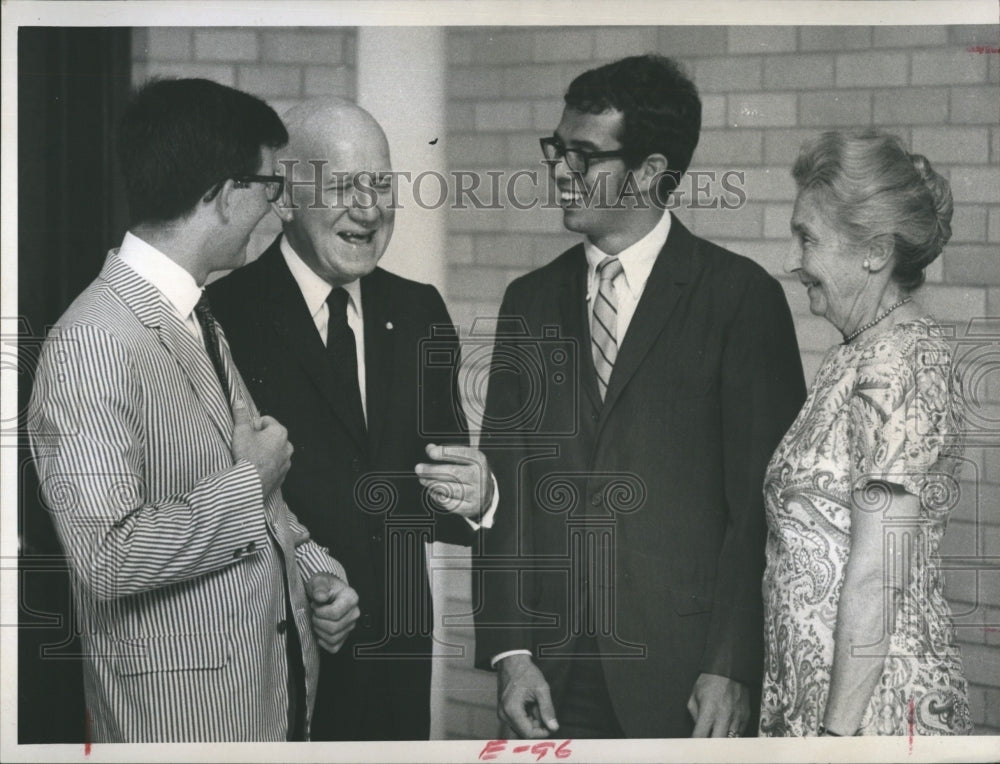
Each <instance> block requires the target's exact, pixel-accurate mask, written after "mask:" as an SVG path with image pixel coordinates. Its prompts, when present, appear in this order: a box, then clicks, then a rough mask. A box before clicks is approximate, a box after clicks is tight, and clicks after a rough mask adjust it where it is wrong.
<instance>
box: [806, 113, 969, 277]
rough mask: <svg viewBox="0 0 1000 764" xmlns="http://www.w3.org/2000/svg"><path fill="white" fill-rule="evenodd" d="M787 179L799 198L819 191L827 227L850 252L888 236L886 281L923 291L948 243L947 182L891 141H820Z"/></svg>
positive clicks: (873, 136)
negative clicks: (927, 272) (927, 274)
mask: <svg viewBox="0 0 1000 764" xmlns="http://www.w3.org/2000/svg"><path fill="white" fill-rule="evenodd" d="M792 177H793V178H795V182H796V184H797V185H798V188H799V192H800V193H801V192H802V191H806V190H816V191H819V193H820V201H821V206H822V209H823V211H824V214H825V215H826V218H827V220H828V221H829V222H830V223H831V224H832V225H833V226H834V227H835V228H836V229H837V230H838V231H840V232H841V234H843V235H844V236H845V237H846V238H847V239H848V240H849V241H851V242H853V243H854V244H857V245H864V244H866V243H868V242H870V241H872V240H873V239H875V238H878V237H880V236H886V235H890V236H892V237H893V243H894V246H893V256H894V261H895V262H894V265H893V271H892V277H893V279H894V280H895V281H896V283H897V284H899V286H900V287H901V288H902V289H904V290H906V291H910V290H913V289H916V288H917V287H919V286H920V285H921V284H923V283H924V279H925V273H924V271H925V269H926V268H927V266H928V265H930V264H931V263H932V262H934V260H935V259H937V257H938V255H940V254H941V251H942V249H944V245H945V244H947V242H948V240H949V239H950V238H951V216H952V210H953V206H954V205H953V203H952V198H951V187H950V186H949V185H948V181H947V180H945V179H944V178H942V177H941V176H940V175H939V174H938V173H936V172H935V171H934V170H933V168H932V167H931V163H930V162H929V161H928V160H927V158H926V157H924V156H921V155H920V154H910V153H909V152H907V150H906V148H905V147H904V146H903V143H902V141H901V140H900V139H899V138H898V137H897V136H895V135H890V134H886V133H879V132H877V131H870V132H866V133H864V134H862V135H857V136H848V135H844V134H843V133H837V132H829V133H823V134H822V135H821V136H820V137H819V138H818V139H816V140H815V141H813V142H811V143H808V144H806V145H805V146H804V147H803V148H802V151H801V152H800V153H799V156H798V159H796V160H795V165H794V167H793V168H792Z"/></svg>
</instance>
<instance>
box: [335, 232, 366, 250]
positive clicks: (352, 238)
mask: <svg viewBox="0 0 1000 764" xmlns="http://www.w3.org/2000/svg"><path fill="white" fill-rule="evenodd" d="M337 236H339V237H340V238H341V239H342V240H343V241H346V242H347V243H348V244H350V245H352V246H355V247H360V246H362V245H365V244H371V243H372V239H373V238H375V232H374V231H368V232H367V233H352V232H351V231H341V232H340V233H338V234H337Z"/></svg>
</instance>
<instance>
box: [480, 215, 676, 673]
mask: <svg viewBox="0 0 1000 764" xmlns="http://www.w3.org/2000/svg"><path fill="white" fill-rule="evenodd" d="M669 235H670V212H669V210H664V212H663V216H662V217H661V218H660V221H659V222H658V223H657V224H656V225H655V226H653V228H652V229H651V230H650V232H649V233H647V234H646V235H645V236H643V237H642V238H641V239H639V241H637V242H636V243H635V244H633V245H632V246H630V247H626V248H625V249H623V250H622V251H621V252H619V253H618V260H619V261H620V262H621V264H622V272H621V273H620V274H618V276H616V277H615V280H614V281H613V282H612V284H613V286H614V288H615V297H617V303H618V306H617V309H618V320H617V323H616V324H615V341H616V342H617V344H618V347H621V345H622V340H624V339H625V332H627V331H628V327H629V324H631V323H632V316H634V315H635V309H636V306H638V304H639V299H640V298H641V297H642V293H643V292H644V291H645V289H646V282H647V281H649V274H650V273H651V272H652V270H653V264H654V263H655V262H656V258H657V257H658V256H659V254H660V250H661V249H663V245H664V244H666V243H667V236H669ZM583 251H584V253H585V254H586V255H587V315H588V316H589V318H590V321H591V322H593V320H594V299H595V298H596V297H597V290H598V289H599V288H600V286H601V281H600V279H599V278H598V276H597V266H598V265H600V263H601V261H602V260H604V258H606V257H607V256H608V255H607V253H606V252H603V251H602V250H601V249H599V248H598V247H597V246H596V245H595V244H593V243H591V241H590V240H589V239H587V240H586V241H584V242H583ZM511 655H531V650H507V651H505V652H502V653H497V654H496V655H494V656H493V658H492V659H491V660H490V665H491V666H496V665H497V663H498V662H499V661H501V660H502V659H504V658H507V657H508V656H511Z"/></svg>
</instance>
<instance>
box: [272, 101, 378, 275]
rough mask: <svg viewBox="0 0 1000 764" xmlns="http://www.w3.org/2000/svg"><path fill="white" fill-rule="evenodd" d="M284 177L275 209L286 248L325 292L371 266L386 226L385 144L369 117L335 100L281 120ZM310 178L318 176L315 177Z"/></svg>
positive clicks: (303, 107)
mask: <svg viewBox="0 0 1000 764" xmlns="http://www.w3.org/2000/svg"><path fill="white" fill-rule="evenodd" d="M285 122H286V125H287V127H288V136H289V141H288V145H287V146H286V147H285V148H284V149H282V150H281V151H280V153H279V154H278V161H279V163H280V166H281V167H282V168H284V171H285V172H288V171H289V170H291V176H292V177H291V180H292V181H293V182H291V183H288V182H286V184H285V188H286V194H285V198H284V199H283V200H282V203H281V204H280V205H279V208H278V210H277V211H278V216H279V217H280V218H281V221H282V224H283V226H282V227H283V230H284V233H285V236H286V238H287V240H288V243H289V244H291V245H292V248H293V249H294V250H295V252H296V253H297V254H298V255H299V257H300V258H301V259H302V260H303V261H304V262H305V263H306V265H308V266H309V267H310V268H312V270H313V271H314V272H315V273H317V274H318V275H319V276H320V277H322V278H323V279H324V280H326V281H327V282H328V283H330V284H332V285H333V286H335V287H336V286H343V285H344V284H347V283H349V282H352V281H355V280H357V279H359V278H361V277H363V276H366V275H367V274H368V273H370V272H371V271H372V270H374V268H375V266H376V265H377V264H378V260H379V258H380V257H382V254H383V253H384V252H385V248H386V247H387V246H388V244H389V239H390V238H391V236H392V229H393V222H394V214H395V213H394V207H393V187H392V178H391V173H392V164H391V163H390V161H389V143H388V141H387V140H386V137H385V133H384V132H383V131H382V128H381V127H380V126H379V124H378V122H376V121H375V118H374V117H372V115H371V114H369V113H368V112H367V111H365V110H364V109H362V108H361V107H360V106H358V105H357V104H354V103H351V102H350V101H346V100H344V99H343V98H334V97H326V98H316V99H313V100H311V101H306V102H305V103H303V104H300V105H298V106H295V107H293V108H292V109H290V110H289V111H288V112H287V113H286V114H285ZM317 174H318V177H317Z"/></svg>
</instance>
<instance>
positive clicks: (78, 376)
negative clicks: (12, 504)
mask: <svg viewBox="0 0 1000 764" xmlns="http://www.w3.org/2000/svg"><path fill="white" fill-rule="evenodd" d="M220 336H222V335H221V332H220ZM222 344H223V346H224V348H223V353H222V355H223V358H224V363H225V365H226V367H227V368H226V370H227V372H228V376H229V379H230V380H231V385H230V387H231V395H232V397H233V399H232V400H231V401H229V402H227V401H226V400H225V398H224V396H223V392H222V389H221V387H220V385H219V383H218V379H217V377H216V375H215V372H214V370H213V367H212V365H211V362H210V360H209V358H208V354H207V353H206V352H205V350H204V348H203V347H202V346H201V345H200V344H199V343H198V341H197V340H196V339H195V338H194V337H193V336H192V335H191V334H190V333H189V332H188V331H187V329H186V328H185V326H184V324H183V322H182V321H181V319H180V317H179V316H178V315H177V314H176V312H175V311H174V310H173V308H172V307H171V306H170V305H168V303H167V302H166V299H165V298H164V297H163V296H162V295H161V293H160V292H159V291H158V290H157V289H155V288H154V287H153V286H152V285H151V284H149V283H148V282H147V281H145V280H144V279H142V278H141V277H140V276H139V275H138V274H136V273H135V272H134V271H133V270H132V269H131V268H129V267H128V266H127V265H126V264H125V263H124V262H122V261H121V260H120V259H119V258H118V256H117V253H116V251H112V252H111V253H109V255H108V258H107V260H106V261H105V264H104V268H103V270H102V271H101V274H100V276H99V277H98V278H97V279H96V280H95V281H94V282H93V283H92V284H91V285H90V286H89V287H88V288H87V289H86V290H85V291H84V292H83V293H82V294H81V295H80V296H79V297H78V298H77V299H76V301H75V302H74V303H73V304H72V305H71V306H70V308H69V309H68V310H67V311H66V313H65V314H64V315H63V317H62V318H61V319H60V320H59V322H58V323H57V324H56V326H55V327H54V328H53V329H52V331H51V332H50V334H49V337H48V339H47V340H46V342H45V345H44V348H43V350H42V354H41V358H40V361H39V365H38V373H37V377H36V379H35V384H34V389H33V391H32V398H31V404H30V408H29V420H28V422H29V424H28V426H29V430H30V437H31V441H32V449H33V453H34V455H35V463H36V465H37V468H38V473H39V478H40V480H41V487H42V493H43V497H44V499H45V501H46V504H47V506H48V509H49V511H50V512H51V513H52V519H53V521H54V523H55V527H56V530H57V532H58V535H59V538H60V541H61V543H62V546H63V549H64V551H65V553H66V556H67V557H68V559H69V562H70V566H71V569H72V571H73V574H74V575H73V579H74V587H75V595H76V602H77V616H78V618H79V619H80V629H81V633H82V639H83V646H84V651H85V654H86V658H85V660H84V685H85V690H86V698H87V713H88V716H89V723H90V736H91V739H92V740H93V741H95V742H126V741H127V742H152V741H180V742H188V741H190V742H194V741H234V740H284V739H285V735H286V731H287V724H288V719H287V712H288V688H287V672H288V663H287V655H286V646H285V639H286V630H287V628H289V624H288V623H287V622H286V621H285V618H286V611H285V586H286V581H287V585H288V592H289V597H290V601H291V603H292V608H293V610H294V614H295V618H294V621H295V626H296V627H297V628H298V630H299V636H300V641H301V644H302V650H303V663H304V665H305V673H306V699H307V709H308V711H307V719H308V716H311V711H312V705H313V700H314V698H315V694H316V678H317V672H318V661H319V656H318V653H317V646H316V642H315V639H314V637H313V635H312V629H311V622H310V611H309V605H308V601H307V598H306V594H305V589H304V585H303V582H304V580H307V579H308V578H309V577H311V576H312V575H313V574H314V573H316V572H319V571H329V572H333V573H336V574H337V575H339V576H341V577H344V578H345V579H346V577H345V576H344V571H343V568H342V567H341V566H340V564H339V563H337V562H336V561H334V560H333V559H331V558H330V557H329V556H328V555H327V554H326V550H325V549H322V548H321V547H319V546H318V545H316V544H315V543H314V542H313V541H311V540H309V534H308V532H307V531H306V529H305V528H304V527H303V526H302V525H301V524H300V523H299V521H298V520H297V519H296V518H295V516H294V515H292V513H291V512H290V511H289V509H288V507H287V506H286V505H285V502H284V500H283V499H282V497H281V493H280V491H277V490H276V491H274V492H272V494H271V495H270V496H268V497H266V498H265V497H263V496H262V490H261V483H260V479H259V477H258V474H257V471H256V469H255V468H254V467H253V466H252V465H251V464H250V463H249V462H247V461H245V460H241V461H239V462H237V463H235V464H234V463H233V457H232V453H231V446H232V431H233V420H232V414H231V406H235V405H239V404H242V405H245V406H246V407H247V408H248V410H249V412H250V414H251V415H256V413H257V412H256V408H255V407H254V404H253V401H252V400H251V399H250V396H249V393H248V392H247V390H246V387H245V386H244V384H243V380H242V378H241V377H240V375H239V372H238V371H237V370H236V368H235V366H234V365H233V363H232V356H231V355H230V353H229V351H228V345H227V344H226V340H225V338H224V336H222Z"/></svg>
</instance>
